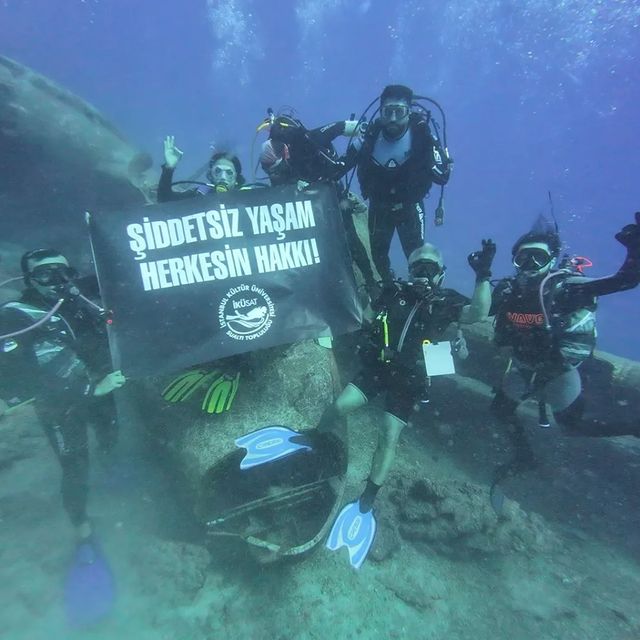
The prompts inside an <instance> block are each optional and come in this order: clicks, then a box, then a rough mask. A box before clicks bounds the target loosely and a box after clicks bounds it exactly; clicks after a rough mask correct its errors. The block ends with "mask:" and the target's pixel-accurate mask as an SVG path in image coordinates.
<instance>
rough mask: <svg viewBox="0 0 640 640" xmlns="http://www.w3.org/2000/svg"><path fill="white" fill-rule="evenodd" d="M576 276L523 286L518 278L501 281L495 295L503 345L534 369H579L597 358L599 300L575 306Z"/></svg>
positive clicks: (498, 339) (559, 274)
mask: <svg viewBox="0 0 640 640" xmlns="http://www.w3.org/2000/svg"><path fill="white" fill-rule="evenodd" d="M576 277H580V276H579V275H577V274H576V273H575V272H573V271H569V270H560V271H554V272H552V273H550V274H548V275H547V276H546V277H545V278H544V279H543V280H542V281H541V282H539V283H535V285H533V286H528V287H527V286H525V287H523V286H522V285H521V284H520V283H519V281H518V279H517V278H506V279H504V280H502V281H501V282H500V283H499V284H498V286H497V287H496V289H495V291H494V293H493V305H492V311H491V313H495V336H494V340H495V343H496V344H497V345H498V346H509V347H511V348H512V349H513V353H514V356H515V357H516V359H518V360H519V361H521V362H523V363H525V364H527V365H529V366H531V367H533V368H538V367H544V366H546V365H548V364H549V363H553V364H562V365H566V366H577V365H579V364H580V363H582V362H583V361H584V360H586V359H587V358H589V357H590V356H591V354H592V353H593V350H594V348H595V342H596V335H597V332H596V313H595V312H596V307H597V303H596V299H595V298H593V299H592V301H591V302H590V303H588V304H585V302H584V299H580V301H579V303H578V304H579V305H580V306H576V304H575V303H574V304H572V300H571V295H570V293H569V290H568V289H567V283H566V281H567V279H568V278H572V279H574V278H576Z"/></svg>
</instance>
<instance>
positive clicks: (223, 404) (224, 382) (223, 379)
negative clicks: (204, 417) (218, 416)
mask: <svg viewBox="0 0 640 640" xmlns="http://www.w3.org/2000/svg"><path fill="white" fill-rule="evenodd" d="M212 377H213V378H214V379H213V382H212V383H211V385H210V386H209V388H208V389H207V392H206V393H205V395H204V400H203V401H202V410H203V411H206V412H207V413H222V412H223V411H229V409H230V408H231V405H232V404H233V401H234V399H235V397H236V393H237V392H238V386H239V385H240V372H239V371H238V372H237V373H236V374H235V376H232V375H230V374H228V373H220V372H217V373H216V375H215V376H212ZM211 379H212V378H211V377H208V376H207V382H208V381H209V380H211Z"/></svg>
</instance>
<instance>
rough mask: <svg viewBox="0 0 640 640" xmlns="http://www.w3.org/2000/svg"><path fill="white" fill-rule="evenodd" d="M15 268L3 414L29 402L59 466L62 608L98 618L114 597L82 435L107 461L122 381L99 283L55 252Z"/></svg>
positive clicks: (3, 316) (42, 252) (3, 315)
mask: <svg viewBox="0 0 640 640" xmlns="http://www.w3.org/2000/svg"><path fill="white" fill-rule="evenodd" d="M20 263H21V268H22V274H23V278H24V284H25V286H26V289H25V290H24V293H23V294H22V296H21V298H20V299H19V300H18V301H15V302H8V303H5V304H4V305H2V306H1V307H0V345H1V348H0V361H1V362H2V371H3V375H2V378H0V397H2V398H3V401H0V404H2V405H3V408H4V409H6V407H7V402H6V401H9V402H14V403H15V402H19V401H20V400H25V399H28V398H31V397H34V406H35V410H36V414H37V416H38V419H39V421H40V423H41V425H42V427H43V429H44V432H45V434H46V436H47V439H48V440H49V443H50V445H51V447H52V448H53V450H54V452H55V454H56V456H57V458H58V460H59V462H60V466H61V468H62V483H61V493H62V501H63V505H64V508H65V510H66V512H67V514H68V516H69V519H70V521H71V523H72V525H73V526H74V527H75V529H76V535H77V546H76V553H75V557H74V562H73V565H72V567H71V569H70V573H69V582H68V583H67V594H66V595H67V604H68V606H69V607H71V608H72V609H73V610H72V611H70V613H71V616H72V617H73V618H74V619H76V618H77V617H79V618H81V619H83V620H84V619H85V618H84V616H92V615H94V614H95V615H96V616H97V617H100V616H101V614H102V613H104V611H105V610H106V609H108V608H109V607H110V604H111V602H112V599H113V596H114V593H113V588H112V587H113V585H112V584H111V574H110V571H109V570H108V565H107V564H106V560H105V559H104V557H103V556H102V555H101V552H100V548H99V545H98V544H97V542H96V539H95V536H94V534H93V529H92V526H91V523H90V520H89V517H88V515H87V498H88V491H89V442H88V432H87V431H88V425H89V424H92V425H93V426H94V428H95V433H96V437H97V441H98V446H99V450H100V453H101V454H102V456H108V455H109V454H110V453H111V452H112V450H113V448H114V445H115V443H116V440H117V423H116V414H115V404H114V402H113V397H112V395H111V394H112V392H113V391H115V390H116V389H119V388H121V387H122V386H123V385H124V384H125V382H126V378H125V377H124V375H123V374H122V373H121V372H120V371H111V364H110V363H111V358H110V355H109V348H108V344H107V337H106V322H105V314H104V310H103V309H102V308H101V307H100V306H99V305H98V304H96V303H95V302H93V301H92V300H91V298H94V299H99V297H98V296H99V292H98V288H97V279H96V278H95V277H94V276H89V277H85V278H79V277H78V274H77V272H76V270H75V269H74V268H73V267H71V266H70V265H69V261H68V260H67V258H66V257H65V256H64V255H62V254H61V253H60V252H59V251H56V250H54V249H37V250H35V251H29V252H28V253H25V254H24V255H23V256H22V258H21V261H20ZM82 292H84V293H82ZM1 413H4V411H2V412H1ZM94 587H95V590H93V591H91V593H89V591H90V590H91V589H93V588H94ZM93 596H95V598H93ZM92 598H93V599H92ZM87 599H89V600H91V604H88V601H87Z"/></svg>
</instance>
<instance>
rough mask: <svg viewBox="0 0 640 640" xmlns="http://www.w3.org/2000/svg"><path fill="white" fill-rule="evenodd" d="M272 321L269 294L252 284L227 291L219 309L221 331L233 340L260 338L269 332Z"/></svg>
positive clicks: (273, 310) (271, 304) (272, 307)
mask: <svg viewBox="0 0 640 640" xmlns="http://www.w3.org/2000/svg"><path fill="white" fill-rule="evenodd" d="M275 317H276V309H275V305H274V304H273V302H272V301H271V298H270V297H269V294H268V293H267V292H266V291H265V290H264V289H263V288H261V287H259V286H257V285H255V284H252V285H251V286H249V285H247V284H241V285H239V286H237V287H233V288H232V289H229V291H227V293H226V295H225V296H224V297H223V298H222V300H221V301H220V305H219V306H218V322H219V324H220V328H221V329H224V330H225V333H226V334H227V335H228V336H229V337H230V338H233V339H234V340H255V339H256V338H260V337H261V336H263V335H264V334H265V333H267V331H269V329H270V328H271V325H272V324H273V318H275Z"/></svg>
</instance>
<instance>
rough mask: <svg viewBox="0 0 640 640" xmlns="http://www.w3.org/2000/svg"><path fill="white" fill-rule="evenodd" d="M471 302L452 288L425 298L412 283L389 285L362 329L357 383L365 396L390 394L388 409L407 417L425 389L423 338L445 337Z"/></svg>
mask: <svg viewBox="0 0 640 640" xmlns="http://www.w3.org/2000/svg"><path fill="white" fill-rule="evenodd" d="M467 304H469V299H468V298H466V297H465V296H463V295H461V294H459V293H457V292H456V291H453V290H452V289H440V290H439V291H438V292H437V294H436V295H435V296H434V297H433V298H431V299H425V298H423V297H418V296H417V295H416V293H415V291H414V289H413V287H412V286H411V285H410V284H409V283H394V285H393V287H387V288H386V289H385V290H383V293H382V294H381V296H380V298H379V299H378V300H377V301H376V303H375V304H374V306H375V311H376V313H377V317H376V319H375V320H374V322H372V323H371V325H370V326H369V327H367V328H365V330H364V336H365V341H364V343H363V345H362V348H361V359H362V364H363V365H364V368H363V369H362V371H361V372H360V373H359V374H358V375H357V377H356V379H355V380H354V381H353V384H354V385H355V386H356V387H358V389H360V390H361V391H362V393H364V395H365V396H366V397H367V399H371V398H372V397H373V396H376V395H380V394H383V393H386V396H385V399H384V408H385V410H386V411H388V412H389V413H391V414H392V415H394V416H396V417H397V418H399V419H400V420H402V421H404V422H407V420H408V419H409V417H410V415H411V412H412V409H413V406H414V404H415V403H416V402H417V401H419V400H420V399H423V398H425V394H426V381H427V380H426V372H425V365H424V358H423V354H422V343H423V341H424V340H429V341H431V342H438V341H440V340H442V339H443V336H444V332H445V331H446V329H447V327H448V326H449V325H450V324H451V323H452V322H458V321H459V319H460V315H461V313H462V309H463V307H464V306H465V305H467Z"/></svg>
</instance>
